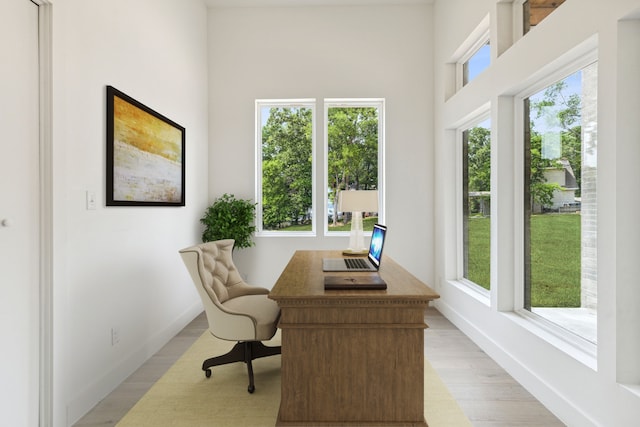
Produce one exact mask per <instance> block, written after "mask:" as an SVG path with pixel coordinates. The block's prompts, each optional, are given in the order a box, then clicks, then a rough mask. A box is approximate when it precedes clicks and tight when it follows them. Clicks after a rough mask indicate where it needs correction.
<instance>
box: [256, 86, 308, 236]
mask: <svg viewBox="0 0 640 427" xmlns="http://www.w3.org/2000/svg"><path fill="white" fill-rule="evenodd" d="M316 106H317V101H316V99H315V98H296V99H256V100H255V200H256V219H255V221H256V232H255V235H256V236H274V237H295V236H302V237H309V236H315V235H316V227H317V225H316V224H317V217H318V215H317V214H316V212H317V209H316V197H315V194H316V188H317V185H316V167H317V166H316V164H317V163H318V159H317V154H316V145H317V144H316V133H317V132H316V125H317V121H316V110H317V108H316ZM265 107H267V108H288V107H289V108H309V109H311V129H312V130H311V194H312V197H311V206H312V207H311V230H310V231H276V230H264V229H263V228H262V215H263V213H262V119H263V117H262V109H263V108H265Z"/></svg>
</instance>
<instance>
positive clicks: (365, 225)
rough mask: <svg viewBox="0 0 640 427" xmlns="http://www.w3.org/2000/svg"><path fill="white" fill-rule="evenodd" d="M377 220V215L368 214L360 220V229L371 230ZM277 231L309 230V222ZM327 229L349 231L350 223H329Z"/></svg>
mask: <svg viewBox="0 0 640 427" xmlns="http://www.w3.org/2000/svg"><path fill="white" fill-rule="evenodd" d="M377 222H378V217H377V216H370V217H368V218H364V219H363V220H362V229H363V230H364V231H372V230H373V224H376V223H377ZM279 231H311V224H302V225H291V226H289V227H285V228H281V229H280V230H279ZM329 231H330V232H331V231H351V223H348V224H342V223H339V225H337V226H335V227H334V226H333V225H332V224H329Z"/></svg>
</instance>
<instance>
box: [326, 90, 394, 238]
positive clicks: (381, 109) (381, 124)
mask: <svg viewBox="0 0 640 427" xmlns="http://www.w3.org/2000/svg"><path fill="white" fill-rule="evenodd" d="M335 107H344V108H348V107H353V108H357V107H375V108H377V109H378V222H379V223H381V224H384V223H385V216H384V211H385V208H384V201H385V196H384V193H385V180H384V176H385V173H384V170H385V161H384V159H385V134H384V131H385V99H384V98H325V99H324V102H323V108H324V147H323V156H324V159H323V191H322V195H323V198H322V201H323V202H322V203H323V205H324V207H323V208H322V212H323V220H322V221H323V224H324V225H323V230H324V232H323V235H324V236H325V237H327V236H330V237H334V236H339V237H344V236H348V235H349V231H329V224H328V221H327V218H328V216H329V206H328V204H327V200H329V189H328V188H327V183H328V182H329V132H328V125H329V108H335ZM364 235H365V236H370V235H371V231H365V232H364Z"/></svg>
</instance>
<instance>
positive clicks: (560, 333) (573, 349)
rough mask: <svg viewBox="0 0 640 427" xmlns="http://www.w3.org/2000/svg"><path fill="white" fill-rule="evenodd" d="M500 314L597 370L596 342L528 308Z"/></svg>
mask: <svg viewBox="0 0 640 427" xmlns="http://www.w3.org/2000/svg"><path fill="white" fill-rule="evenodd" d="M502 314H503V315H504V316H506V317H508V318H509V319H510V320H512V321H514V322H515V323H517V324H518V325H520V326H522V327H523V328H524V329H526V330H527V331H529V332H531V333H532V334H533V335H536V336H537V337H539V338H540V339H542V340H544V341H546V342H548V343H549V344H551V345H553V346H554V347H556V348H557V349H559V350H560V351H562V352H564V353H566V354H567V355H568V356H570V357H572V358H573V359H575V360H577V361H578V362H580V363H582V364H583V365H585V366H587V367H589V368H591V369H592V370H594V371H597V368H598V359H597V350H598V347H597V345H596V344H594V343H592V342H590V341H589V340H587V339H585V338H583V337H581V336H578V335H576V334H575V333H573V332H570V331H569V330H567V329H565V328H563V327H561V326H559V325H557V324H555V323H553V322H551V321H550V320H548V319H546V318H544V317H542V316H540V315H539V314H536V313H535V312H534V313H531V312H530V311H528V310H524V309H522V310H518V311H515V312H504V313H502Z"/></svg>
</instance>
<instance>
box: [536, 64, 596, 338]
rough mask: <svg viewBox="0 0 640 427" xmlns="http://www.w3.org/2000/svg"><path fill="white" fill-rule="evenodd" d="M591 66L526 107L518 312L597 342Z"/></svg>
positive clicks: (551, 87)
mask: <svg viewBox="0 0 640 427" xmlns="http://www.w3.org/2000/svg"><path fill="white" fill-rule="evenodd" d="M596 101H597V64H596V63H591V64H590V65H587V66H585V67H584V68H582V69H581V70H579V71H578V72H576V73H574V74H571V75H569V76H568V77H566V78H564V79H562V80H560V81H557V82H555V83H553V84H551V85H549V86H547V87H545V88H544V89H542V90H540V91H539V92H537V93H535V94H533V95H531V96H530V97H529V98H527V99H525V100H524V111H525V126H524V129H525V138H524V141H525V150H524V168H525V170H524V176H525V183H524V276H525V277H524V308H525V309H527V310H530V311H531V312H533V313H535V314H538V315H540V316H542V317H544V318H546V319H547V320H550V321H551V322H553V323H555V324H557V325H559V326H561V327H563V328H565V329H567V330H569V331H571V332H573V333H575V334H578V335H579V336H581V337H582V338H585V339H587V340H589V341H591V342H593V343H595V342H596V309H597V293H596V288H597V270H596V266H597V263H596V260H597V254H596V233H597V209H596V195H597V190H596V187H597V186H596V184H597V111H596Z"/></svg>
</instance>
